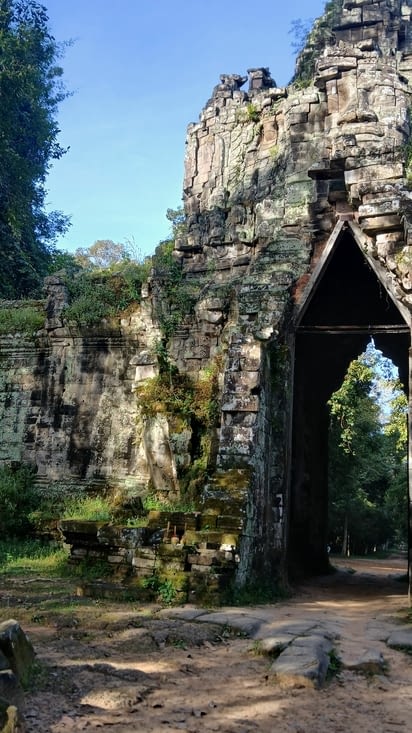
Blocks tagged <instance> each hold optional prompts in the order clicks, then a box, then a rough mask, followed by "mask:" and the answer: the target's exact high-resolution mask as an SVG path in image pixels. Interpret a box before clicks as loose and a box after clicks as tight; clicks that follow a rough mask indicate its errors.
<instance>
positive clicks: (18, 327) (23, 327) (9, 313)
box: [0, 301, 46, 336]
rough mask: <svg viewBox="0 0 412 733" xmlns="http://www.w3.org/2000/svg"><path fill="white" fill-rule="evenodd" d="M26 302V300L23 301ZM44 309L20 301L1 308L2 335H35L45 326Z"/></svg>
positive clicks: (0, 333)
mask: <svg viewBox="0 0 412 733" xmlns="http://www.w3.org/2000/svg"><path fill="white" fill-rule="evenodd" d="M23 303H24V301H23ZM45 318H46V315H45V312H44V309H43V308H41V307H40V306H35V305H32V304H30V303H28V304H27V305H24V304H21V303H19V304H18V305H16V306H13V307H12V308H0V335H4V334H11V333H24V334H26V335H27V336H33V335H34V334H35V333H36V331H39V330H40V329H41V328H43V326H44V321H45Z"/></svg>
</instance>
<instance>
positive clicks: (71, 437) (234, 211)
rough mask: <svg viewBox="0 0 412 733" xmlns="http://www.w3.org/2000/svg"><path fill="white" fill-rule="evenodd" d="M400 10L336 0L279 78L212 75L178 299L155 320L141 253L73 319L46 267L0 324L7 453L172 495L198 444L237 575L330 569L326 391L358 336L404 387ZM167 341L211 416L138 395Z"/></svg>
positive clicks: (272, 576) (408, 201) (179, 249)
mask: <svg viewBox="0 0 412 733" xmlns="http://www.w3.org/2000/svg"><path fill="white" fill-rule="evenodd" d="M411 13H412V2H410V0H407V1H406V2H405V1H404V0H333V2H329V3H327V7H326V10H325V14H324V16H323V17H322V18H320V19H319V20H317V21H316V22H315V25H314V27H313V29H312V31H311V33H310V34H309V37H308V40H307V43H306V46H305V48H304V50H303V51H302V52H301V54H300V56H299V57H298V60H297V66H296V74H295V77H294V80H293V81H292V83H291V84H290V85H289V86H288V87H285V88H279V87H278V86H277V85H276V82H275V81H274V79H273V78H272V76H271V73H270V71H269V70H268V69H266V68H254V69H249V70H248V71H247V77H246V76H243V75H237V74H224V75H222V76H221V79H220V83H219V84H218V85H217V86H216V87H215V89H214V90H213V94H212V97H211V98H210V99H209V101H208V102H207V104H206V106H205V108H204V109H203V110H202V112H201V114H200V118H199V121H198V122H196V123H194V124H191V125H190V126H189V128H188V134H187V145H186V157H185V176H184V211H185V223H184V226H182V227H181V230H180V232H179V236H178V237H177V239H176V244H175V252H174V257H175V261H177V262H178V263H179V264H180V266H181V268H182V280H181V293H182V298H183V297H184V296H187V298H188V299H189V296H190V300H191V303H192V306H191V310H190V313H188V315H186V316H185V317H182V318H181V319H180V321H179V323H178V324H177V325H176V324H175V327H174V328H173V329H169V330H168V331H167V332H166V331H165V328H164V315H165V312H166V310H167V293H166V292H165V288H164V286H163V279H162V275H161V274H160V275H159V274H158V273H156V272H155V273H154V274H153V276H152V277H151V278H150V279H149V282H148V286H147V288H145V290H144V293H143V299H142V303H141V305H140V306H139V307H136V309H135V310H134V311H133V312H130V311H129V312H128V313H127V314H125V316H124V318H122V319H121V320H120V322H119V324H118V326H117V327H116V328H114V327H113V326H111V327H109V326H108V324H102V325H101V328H100V329H98V332H97V331H96V329H95V330H94V331H93V332H87V331H86V330H85V329H83V330H82V329H78V328H77V329H76V328H74V327H73V325H71V324H69V323H67V322H66V321H65V318H64V304H65V292H64V287H63V285H62V281H61V279H60V278H59V277H58V276H55V277H52V278H49V279H48V282H47V288H48V297H49V301H48V306H47V320H46V325H45V329H44V330H43V331H41V332H40V333H39V334H37V336H36V340H35V342H33V341H31V342H26V341H24V340H23V339H22V340H20V341H19V342H16V340H12V339H7V338H3V339H2V343H1V354H2V361H1V376H0V390H1V393H0V411H1V412H2V416H1V420H2V427H3V438H2V445H1V448H0V451H1V455H0V458H1V460H2V461H6V462H10V461H17V462H24V463H29V464H32V465H35V466H36V468H37V477H38V481H39V482H40V483H42V482H43V484H44V485H47V484H50V483H52V482H60V484H61V486H62V487H64V486H67V485H69V484H70V482H76V481H82V482H85V483H86V484H87V485H90V486H95V487H96V486H99V485H101V486H105V487H107V486H113V487H118V486H120V485H121V486H122V487H124V488H125V490H127V492H129V494H131V495H133V494H139V493H145V492H147V491H148V490H149V488H150V490H154V491H157V492H161V493H162V494H163V495H167V494H170V495H171V496H174V497H176V496H178V495H179V492H181V491H182V486H183V485H184V481H183V479H184V478H185V480H187V481H186V483H187V485H190V486H192V487H193V486H194V485H195V483H196V482H194V475H195V471H194V469H197V468H199V466H200V465H201V461H202V460H203V464H202V465H203V469H204V473H203V474H202V473H201V472H200V473H198V474H197V476H198V477H199V476H200V478H201V480H198V483H197V484H196V487H197V491H198V498H199V506H200V507H201V508H202V511H209V512H211V513H213V512H215V514H216V516H218V517H219V518H223V519H220V521H221V523H222V524H221V526H222V527H225V531H226V532H227V531H229V530H230V531H234V529H235V530H236V533H237V537H238V540H237V541H238V560H239V561H238V563H237V571H236V572H237V582H238V583H239V584H240V585H242V584H246V583H247V582H249V581H250V579H251V578H255V579H266V580H268V579H269V580H270V582H272V583H273V584H276V583H278V582H284V581H285V580H286V579H287V578H288V577H296V575H298V574H302V573H304V574H307V573H312V572H318V571H322V570H324V569H325V568H326V567H327V563H328V558H327V490H328V488H327V429H328V413H327V407H326V403H327V400H328V399H329V397H330V395H331V394H332V392H333V391H334V390H335V389H336V388H337V387H338V386H339V384H340V383H341V381H342V379H343V377H344V374H345V372H346V369H347V367H348V365H349V363H350V361H351V360H352V359H354V358H356V357H357V356H358V355H359V353H360V352H361V351H363V350H364V348H365V347H366V345H367V343H368V341H369V339H370V337H371V336H373V338H374V339H375V342H376V345H377V347H378V348H380V349H382V350H383V351H384V353H385V355H387V356H389V357H390V358H392V359H393V361H394V362H395V363H396V365H397V366H398V367H399V371H400V376H401V380H402V381H403V384H404V386H405V390H408V388H409V379H410V377H409V375H410V363H409V353H410V325H411V312H412V240H411V237H412V145H411V103H412V98H411V82H412V27H411V22H410V21H411ZM159 344H161V346H162V351H161V353H160V350H159ZM165 358H166V359H167V363H168V364H169V365H172V366H173V373H178V374H179V375H180V377H181V378H183V376H184V377H185V378H186V379H187V380H190V383H191V384H196V383H198V384H199V383H201V384H203V383H205V384H206V381H207V378H208V379H209V380H212V381H213V380H214V382H213V385H214V387H213V389H214V392H213V406H214V415H213V419H209V420H204V421H203V423H202V422H201V419H200V418H199V416H198V417H197V418H196V419H192V420H178V419H177V417H176V414H174V415H173V414H171V410H170V409H169V408H168V409H166V408H165V409H163V411H162V407H161V404H160V407H159V410H158V411H157V413H154V412H153V411H152V412H150V411H147V410H146V412H144V413H143V412H142V404H143V402H144V399H143V398H144V395H145V394H146V396H147V392H145V391H144V390H145V385H147V384H148V383H150V380H151V379H154V378H155V377H156V375H158V374H159V369H161V364H162V360H163V365H164V363H165ZM171 373H172V372H171ZM202 380H203V382H202ZM209 402H210V400H209ZM163 404H164V403H163ZM209 407H210V404H209ZM199 426H201V429H200V427H199ZM410 465H412V464H411V463H410ZM190 471H192V473H191V474H190ZM189 474H190V476H191V482H190V481H189V480H188V476H189ZM225 522H226V524H225ZM239 522H240V526H241V529H240V530H239Z"/></svg>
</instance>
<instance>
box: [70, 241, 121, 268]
mask: <svg viewBox="0 0 412 733" xmlns="http://www.w3.org/2000/svg"><path fill="white" fill-rule="evenodd" d="M74 256H75V259H76V260H77V262H78V263H79V265H81V267H84V268H85V269H91V270H95V269H98V270H104V269H106V268H108V267H112V266H113V265H117V264H120V263H121V262H124V261H125V260H131V259H132V257H131V256H130V252H129V248H128V246H127V244H123V243H120V242H113V240H111V239H98V240H96V242H94V244H92V245H91V246H90V247H79V248H78V249H76V251H75V253H74Z"/></svg>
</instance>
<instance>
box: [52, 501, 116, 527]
mask: <svg viewBox="0 0 412 733" xmlns="http://www.w3.org/2000/svg"><path fill="white" fill-rule="evenodd" d="M62 519H77V520H79V521H80V520H81V521H86V522H87V521H90V522H109V521H110V520H111V519H112V508H111V506H110V504H109V503H108V501H107V500H106V499H104V498H103V497H101V496H84V497H81V498H79V499H73V500H72V501H69V502H68V503H67V504H66V505H65V508H64V511H63V514H62Z"/></svg>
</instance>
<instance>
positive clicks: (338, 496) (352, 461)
mask: <svg viewBox="0 0 412 733" xmlns="http://www.w3.org/2000/svg"><path fill="white" fill-rule="evenodd" d="M387 362H388V360H385V359H383V357H382V355H381V354H380V352H376V350H373V349H371V348H369V347H368V349H367V350H366V352H365V353H364V354H362V355H361V356H360V357H359V359H357V360H355V361H353V362H352V363H351V365H350V366H349V369H348V372H347V374H346V376H345V379H344V381H343V383H342V386H341V387H340V389H339V390H337V391H336V392H335V393H334V394H333V395H332V397H331V399H330V401H329V406H330V410H331V424H330V435H329V531H330V542H331V544H332V546H333V547H334V549H335V550H337V549H339V548H342V552H343V554H347V553H348V551H349V548H350V551H351V552H352V553H356V554H363V553H365V552H367V551H370V550H371V549H373V548H374V547H376V546H379V545H384V544H385V543H388V542H392V543H393V542H397V543H399V542H403V541H405V539H406V536H407V535H406V532H407V526H406V525H407V509H406V508H407V498H406V496H407V474H406V440H407V432H406V404H407V402H406V397H405V395H404V394H403V392H402V391H401V385H400V383H399V380H398V379H397V378H395V377H394V375H393V370H392V373H391V371H390V369H389V367H388V364H387ZM388 395H389V396H390V397H388ZM377 457H379V460H377Z"/></svg>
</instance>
